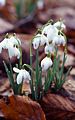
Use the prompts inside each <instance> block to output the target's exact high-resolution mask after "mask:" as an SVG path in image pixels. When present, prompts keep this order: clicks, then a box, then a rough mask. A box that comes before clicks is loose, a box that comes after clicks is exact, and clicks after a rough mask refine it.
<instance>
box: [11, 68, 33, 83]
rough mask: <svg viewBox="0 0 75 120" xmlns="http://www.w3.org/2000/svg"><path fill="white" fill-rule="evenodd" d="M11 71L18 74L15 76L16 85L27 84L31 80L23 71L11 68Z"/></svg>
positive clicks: (27, 73)
mask: <svg viewBox="0 0 75 120" xmlns="http://www.w3.org/2000/svg"><path fill="white" fill-rule="evenodd" d="M13 71H14V72H16V73H18V75H17V84H21V83H22V81H25V82H29V81H30V80H31V77H30V74H29V72H27V71H26V70H25V69H21V70H19V69H18V68H15V67H14V68H13Z"/></svg>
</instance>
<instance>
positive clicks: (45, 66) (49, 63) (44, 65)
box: [41, 57, 53, 71]
mask: <svg viewBox="0 0 75 120" xmlns="http://www.w3.org/2000/svg"><path fill="white" fill-rule="evenodd" d="M52 64H53V63H52V60H51V58H49V57H45V58H44V59H43V60H42V61H41V67H42V71H46V70H47V69H48V68H49V67H51V66H52Z"/></svg>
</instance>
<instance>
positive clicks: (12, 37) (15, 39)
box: [10, 36, 21, 46]
mask: <svg viewBox="0 0 75 120" xmlns="http://www.w3.org/2000/svg"><path fill="white" fill-rule="evenodd" d="M10 42H12V44H13V45H17V46H19V45H21V41H20V40H19V39H18V38H16V37H15V36H11V37H10Z"/></svg>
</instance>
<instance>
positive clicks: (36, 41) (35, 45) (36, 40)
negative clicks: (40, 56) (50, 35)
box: [32, 34, 40, 49]
mask: <svg viewBox="0 0 75 120" xmlns="http://www.w3.org/2000/svg"><path fill="white" fill-rule="evenodd" d="M32 44H33V48H34V49H37V48H38V47H39V46H40V34H37V35H36V36H35V38H34V39H33V42H32Z"/></svg>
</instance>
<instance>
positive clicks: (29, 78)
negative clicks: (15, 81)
mask: <svg viewBox="0 0 75 120" xmlns="http://www.w3.org/2000/svg"><path fill="white" fill-rule="evenodd" d="M24 75H25V78H26V79H27V80H31V77H30V74H29V72H27V71H26V70H25V74H24Z"/></svg>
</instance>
